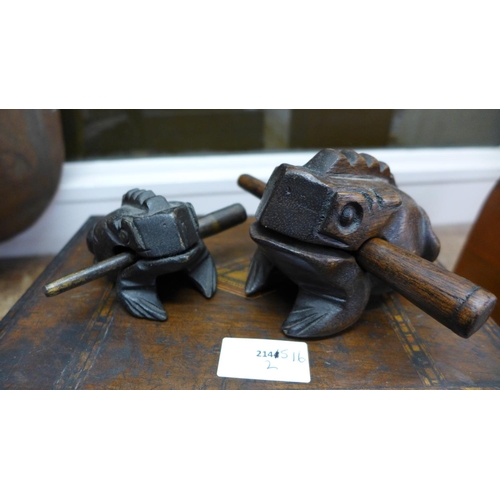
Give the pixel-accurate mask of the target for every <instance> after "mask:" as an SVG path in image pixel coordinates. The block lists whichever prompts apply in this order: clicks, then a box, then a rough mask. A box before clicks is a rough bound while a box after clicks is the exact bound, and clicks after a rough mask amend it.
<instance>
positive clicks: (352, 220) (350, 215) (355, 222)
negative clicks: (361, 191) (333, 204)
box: [339, 202, 363, 231]
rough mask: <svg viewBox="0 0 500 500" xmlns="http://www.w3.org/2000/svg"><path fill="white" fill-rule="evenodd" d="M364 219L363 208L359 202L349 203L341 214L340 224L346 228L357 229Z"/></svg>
mask: <svg viewBox="0 0 500 500" xmlns="http://www.w3.org/2000/svg"><path fill="white" fill-rule="evenodd" d="M362 219H363V209H362V207H361V205H360V204H359V203H355V202H352V203H348V204H347V205H345V206H344V208H342V210H341V212H340V215H339V225H340V227H342V228H344V229H349V230H351V231H352V230H354V229H356V228H357V227H358V226H359V224H360V223H361V220H362Z"/></svg>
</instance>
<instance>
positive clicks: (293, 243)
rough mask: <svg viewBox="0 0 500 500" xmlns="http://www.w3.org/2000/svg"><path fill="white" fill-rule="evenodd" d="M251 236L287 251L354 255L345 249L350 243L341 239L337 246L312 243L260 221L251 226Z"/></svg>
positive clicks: (266, 244)
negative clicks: (280, 231)
mask: <svg viewBox="0 0 500 500" xmlns="http://www.w3.org/2000/svg"><path fill="white" fill-rule="evenodd" d="M250 237H251V238H252V239H253V240H254V241H255V242H256V243H258V244H259V245H263V246H265V247H268V248H272V249H275V250H279V251H282V252H286V253H293V254H299V253H307V254H309V255H318V256H319V255H322V254H325V255H332V253H334V252H339V253H342V254H343V255H345V256H346V257H348V256H352V255H353V254H352V253H351V252H349V251H346V250H345V249H346V248H348V245H346V244H345V243H342V242H341V241H339V242H338V243H339V245H338V247H337V248H334V247H333V245H332V244H331V243H330V244H329V245H322V244H321V243H310V242H306V241H302V240H300V239H297V238H292V237H291V236H287V235H285V234H281V233H279V232H278V231H275V230H273V229H269V228H266V227H264V226H263V225H262V224H261V223H260V222H258V221H256V222H254V223H253V224H252V225H251V226H250ZM329 240H331V238H329Z"/></svg>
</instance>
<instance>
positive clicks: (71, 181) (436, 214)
mask: <svg viewBox="0 0 500 500" xmlns="http://www.w3.org/2000/svg"><path fill="white" fill-rule="evenodd" d="M363 151H364V152H367V153H369V154H371V155H373V156H375V158H378V159H380V160H381V161H384V162H386V163H387V164H388V165H389V166H390V168H391V171H392V172H393V173H394V176H395V178H396V182H397V184H398V186H399V187H400V188H401V189H402V190H403V191H405V192H406V193H408V194H409V195H410V196H412V197H413V198H414V199H415V200H416V201H417V202H418V203H419V204H420V205H421V206H422V207H423V208H424V209H425V210H426V211H427V213H428V215H429V217H430V220H431V222H432V224H433V225H435V226H439V225H448V224H470V223H472V222H473V221H474V220H475V218H476V216H477V214H478V212H479V210H480V208H481V206H482V204H483V202H484V200H485V198H486V197H487V195H488V193H489V191H490V190H491V189H492V187H493V186H494V184H495V182H496V181H497V180H498V179H499V178H500V148H499V147H488V148H482V147H481V148H439V149H436V148H429V149H378V150H377V149H371V150H370V149H363ZM316 152H317V151H300V152H294V151H285V152H273V153H265V152H264V153H248V154H225V155H197V156H174V157H159V158H139V159H127V160H96V161H79V162H67V163H65V164H64V168H63V173H62V178H61V183H60V185H59V189H58V191H57V193H56V195H55V197H54V199H53V201H52V203H51V204H50V206H49V207H48V208H47V210H46V211H45V212H44V214H43V215H42V216H41V217H40V219H39V220H38V221H37V222H36V223H35V224H34V225H33V226H31V227H30V228H29V229H27V230H26V231H24V232H23V233H21V234H19V235H18V236H16V237H14V238H12V239H11V240H9V241H7V242H4V243H1V244H0V257H20V256H29V255H49V254H55V253H57V252H58V251H59V250H60V249H61V248H62V247H63V246H64V244H65V243H66V242H67V241H68V240H69V239H70V238H71V236H72V235H73V234H74V233H75V232H76V231H77V230H78V228H79V227H80V226H81V225H82V224H83V223H84V222H85V221H86V220H87V218H88V217H90V216H91V215H104V214H107V213H109V212H111V211H112V210H115V209H116V208H118V207H119V206H120V204H121V197H122V195H123V194H124V193H125V192H126V191H128V190H129V189H132V188H135V187H138V188H143V189H151V190H152V191H154V192H155V193H156V194H160V195H163V196H165V197H166V198H167V199H168V200H180V201H189V202H191V203H192V204H193V205H194V207H195V209H196V211H197V213H198V215H204V214H206V213H208V212H211V211H213V210H217V209H218V208H222V207H224V206H226V205H230V204H232V203H242V204H243V206H244V207H245V208H246V210H247V212H248V214H249V215H253V214H254V213H255V210H256V208H257V205H258V200H257V199H256V198H255V197H253V196H252V195H250V194H247V193H246V192H244V191H242V190H241V189H240V188H239V187H238V186H237V184H236V179H237V178H238V176H239V175H240V174H243V173H247V174H251V175H253V176H255V177H257V178H259V179H262V180H264V181H266V180H267V179H268V178H269V176H270V175H271V172H272V171H273V169H274V167H276V166H277V165H279V164H281V163H290V164H292V165H303V164H304V163H306V162H307V161H308V160H309V159H310V158H311V157H312V156H313V155H314V154H315V153H316Z"/></svg>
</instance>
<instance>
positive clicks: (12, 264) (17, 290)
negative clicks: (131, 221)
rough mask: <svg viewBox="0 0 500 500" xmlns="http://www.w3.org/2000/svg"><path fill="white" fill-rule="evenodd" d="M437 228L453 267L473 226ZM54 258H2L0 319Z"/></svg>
mask: <svg viewBox="0 0 500 500" xmlns="http://www.w3.org/2000/svg"><path fill="white" fill-rule="evenodd" d="M433 229H434V232H435V233H436V234H437V236H438V238H439V240H440V241H441V253H440V255H439V261H440V262H441V264H443V265H444V266H445V267H446V268H447V269H450V270H453V268H454V266H455V263H456V261H457V259H458V256H459V254H460V250H461V249H462V246H463V244H464V243H465V239H466V237H467V234H468V232H469V230H470V226H469V225H456V226H441V227H439V226H438V227H433ZM52 258H53V256H44V257H30V258H19V259H0V319H1V318H3V317H4V316H5V314H7V312H8V311H9V309H10V308H11V307H12V306H13V305H14V304H15V303H16V302H17V300H18V299H19V298H20V297H21V296H22V294H23V293H24V292H25V291H26V290H27V289H28V288H29V286H30V285H31V284H32V283H33V281H34V280H35V279H36V278H37V277H38V276H39V275H40V273H41V272H42V271H43V270H44V269H45V267H46V266H47V265H48V264H49V262H50V261H51V260H52Z"/></svg>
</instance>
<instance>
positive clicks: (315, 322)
mask: <svg viewBox="0 0 500 500" xmlns="http://www.w3.org/2000/svg"><path fill="white" fill-rule="evenodd" d="M358 293H359V294H360V296H359V297H356V298H355V299H354V300H353V299H352V298H349V299H347V300H346V299H342V298H339V297H335V296H333V295H327V294H318V293H313V292H310V291H307V290H304V289H299V292H298V295H297V298H296V300H295V304H294V306H293V309H292V311H291V312H290V314H289V315H288V318H287V319H286V321H285V322H284V323H283V325H282V327H281V329H282V331H283V333H284V334H285V335H287V336H288V337H298V338H319V337H327V336H329V335H333V334H335V333H338V332H340V331H342V330H345V329H346V328H348V327H349V326H351V325H352V324H353V323H354V322H355V321H357V319H358V318H359V316H360V315H361V313H362V311H363V309H364V307H365V306H366V302H367V301H368V296H369V293H370V292H369V288H368V287H363V286H360V287H358Z"/></svg>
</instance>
